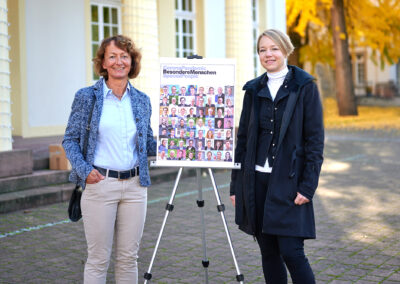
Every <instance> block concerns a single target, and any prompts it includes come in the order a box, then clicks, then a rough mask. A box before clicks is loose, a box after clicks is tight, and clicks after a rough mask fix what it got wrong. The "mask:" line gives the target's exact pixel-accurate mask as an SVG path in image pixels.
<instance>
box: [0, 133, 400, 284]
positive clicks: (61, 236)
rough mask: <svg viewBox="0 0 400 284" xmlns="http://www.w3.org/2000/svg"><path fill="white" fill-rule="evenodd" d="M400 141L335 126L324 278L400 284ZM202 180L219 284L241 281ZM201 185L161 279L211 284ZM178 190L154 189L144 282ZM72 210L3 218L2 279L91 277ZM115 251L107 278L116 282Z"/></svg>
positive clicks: (179, 215) (175, 233)
mask: <svg viewBox="0 0 400 284" xmlns="http://www.w3.org/2000/svg"><path fill="white" fill-rule="evenodd" d="M399 146H400V136H399V135H397V136H396V135H394V134H390V135H388V137H384V136H383V134H381V133H379V135H378V134H376V135H375V132H366V133H364V132H357V133H348V132H334V133H333V134H332V133H329V132H328V135H327V143H326V148H325V154H324V155H325V163H324V167H323V169H322V173H321V182H320V187H319V189H318V190H317V192H316V195H315V197H314V205H315V216H316V226H317V239H316V240H307V241H306V242H305V251H306V253H307V257H308V258H309V261H310V263H311V265H312V268H313V270H314V272H315V276H316V279H317V283H399V282H400V279H399V271H400V238H399V231H400V220H399V218H398V208H400V180H399V179H397V178H393V177H395V176H398V169H399V167H400V159H398V157H400V147H399ZM336 165H337V166H339V165H341V166H343V165H345V167H344V168H340V167H336ZM185 170H186V169H185ZM215 177H216V181H217V184H218V185H219V186H220V187H219V191H220V192H219V193H220V196H221V201H222V202H223V203H224V204H225V207H226V211H225V216H226V220H227V224H228V228H229V231H230V235H231V237H232V242H233V245H234V248H235V254H236V257H237V261H238V264H239V268H240V271H241V273H243V274H244V277H245V283H264V279H263V274H262V268H261V257H260V253H259V248H258V245H257V243H256V242H254V240H253V238H252V237H251V236H248V235H246V234H244V233H242V232H240V231H239V230H238V229H237V227H236V226H235V225H234V210H233V208H232V206H231V204H230V201H229V196H228V195H229V189H228V187H227V184H228V183H229V179H230V173H229V172H227V171H215ZM172 180H173V179H172ZM202 185H203V188H204V192H203V198H204V200H205V207H204V210H203V211H204V218H205V229H206V234H207V236H206V242H207V256H208V259H209V260H210V267H209V269H208V275H209V283H217V284H219V283H237V282H236V280H235V276H236V270H235V266H234V264H233V260H232V255H231V252H230V249H229V246H228V243H227V240H226V234H225V231H224V228H223V224H222V220H221V217H220V214H219V213H218V212H217V210H216V201H215V195H214V192H213V190H212V185H211V183H210V181H209V178H208V176H203V179H202ZM222 185H225V186H222ZM195 186H196V179H195V178H194V177H188V176H186V177H184V178H182V180H181V182H180V184H179V187H178V190H177V196H176V197H175V199H174V202H173V204H174V205H175V209H174V211H173V212H172V213H171V214H169V217H168V220H167V224H166V227H165V231H164V235H163V238H162V240H161V242H160V246H159V250H158V253H157V256H156V258H155V262H154V265H153V267H152V271H151V273H152V274H153V279H152V281H151V283H174V284H176V283H204V268H203V267H202V265H201V260H202V257H203V248H202V242H201V229H202V227H201V223H200V210H199V208H198V207H197V205H196V199H197V192H196V188H195ZM172 187H173V181H172V182H171V181H167V182H162V183H160V184H157V185H154V186H152V187H150V188H149V190H148V200H149V204H148V211H147V219H146V224H145V229H144V234H143V241H142V244H141V250H140V252H139V260H138V263H139V282H140V283H142V282H143V274H144V272H145V271H147V269H148V265H149V263H150V259H151V256H152V254H153V251H154V247H155V243H156V240H157V237H158V233H159V230H160V227H161V223H162V220H163V218H164V215H165V204H166V203H167V202H168V200H169V197H170V194H171V190H172ZM181 193H183V195H179V194H181ZM66 209H67V203H58V204H53V205H49V206H43V207H39V208H34V209H29V210H25V211H17V212H13V213H8V214H0V283H13V284H14V283H28V284H30V283H41V284H42V283H81V282H82V275H83V268H84V262H85V260H86V243H85V236H84V232H83V224H82V221H80V222H77V223H69V222H67V221H65V220H66V219H67V215H66ZM63 221H65V222H63ZM21 229H26V230H21ZM18 230H19V231H18ZM113 257H114V255H113V256H112V260H111V263H110V268H109V271H108V278H107V283H115V280H114V267H113V266H114V258H113ZM27 272H29V275H28V274H27ZM289 283H291V280H290V277H289Z"/></svg>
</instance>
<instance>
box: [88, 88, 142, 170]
mask: <svg viewBox="0 0 400 284" xmlns="http://www.w3.org/2000/svg"><path fill="white" fill-rule="evenodd" d="M129 90H130V89H129V84H128V85H127V88H126V90H125V93H124V94H123V96H122V98H121V100H119V99H118V98H117V97H116V96H115V95H114V94H113V93H112V90H111V89H109V88H108V86H107V84H106V82H105V80H103V95H104V101H103V110H102V113H101V117H100V123H99V130H98V133H97V145H96V152H95V155H94V165H95V166H98V167H101V168H105V169H110V170H117V171H125V170H129V169H132V168H134V167H135V166H136V165H137V164H138V153H137V148H136V143H137V135H136V134H137V131H136V123H135V120H134V117H133V112H132V104H131V97H130V92H129Z"/></svg>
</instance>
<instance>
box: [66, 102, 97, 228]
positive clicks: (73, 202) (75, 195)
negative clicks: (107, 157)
mask: <svg viewBox="0 0 400 284" xmlns="http://www.w3.org/2000/svg"><path fill="white" fill-rule="evenodd" d="M95 104H96V96H94V97H93V104H92V108H91V110H90V112H89V116H88V121H87V125H86V133H85V136H84V140H83V149H82V155H83V158H84V159H86V153H87V144H88V140H89V133H90V123H91V121H92V114H93V109H94V105H95ZM81 197H82V190H81V188H80V186H79V184H76V186H75V189H74V191H73V192H72V194H71V198H70V200H69V205H68V216H69V219H70V220H71V221H72V222H77V221H79V219H81V218H82V211H81Z"/></svg>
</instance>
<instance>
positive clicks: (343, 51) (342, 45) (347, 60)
mask: <svg viewBox="0 0 400 284" xmlns="http://www.w3.org/2000/svg"><path fill="white" fill-rule="evenodd" d="M331 13H332V35H333V48H334V52H335V63H336V67H335V77H336V98H337V104H338V108H339V115H340V116H344V115H357V104H356V97H355V94H354V84H353V75H352V68H351V57H350V53H349V43H348V37H347V31H346V22H345V18H344V5H343V0H333V5H332V8H331Z"/></svg>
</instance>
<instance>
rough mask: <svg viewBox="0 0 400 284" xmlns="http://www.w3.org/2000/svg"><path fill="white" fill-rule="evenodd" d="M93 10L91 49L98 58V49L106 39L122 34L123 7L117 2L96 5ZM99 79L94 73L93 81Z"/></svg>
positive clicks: (92, 7) (92, 5)
mask: <svg viewBox="0 0 400 284" xmlns="http://www.w3.org/2000/svg"><path fill="white" fill-rule="evenodd" d="M90 9H91V22H90V26H91V32H92V38H91V47H92V58H94V57H95V56H96V52H97V49H98V48H99V46H100V43H101V41H102V40H103V39H104V38H107V37H110V36H113V35H118V34H120V33H121V7H120V5H118V4H117V3H115V1H113V2H111V3H94V2H92V3H91V5H90ZM98 78H99V76H98V75H96V74H95V73H94V72H93V80H97V79H98Z"/></svg>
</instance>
